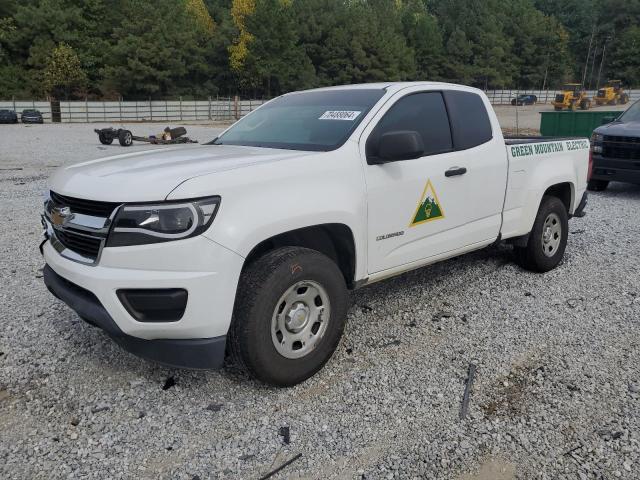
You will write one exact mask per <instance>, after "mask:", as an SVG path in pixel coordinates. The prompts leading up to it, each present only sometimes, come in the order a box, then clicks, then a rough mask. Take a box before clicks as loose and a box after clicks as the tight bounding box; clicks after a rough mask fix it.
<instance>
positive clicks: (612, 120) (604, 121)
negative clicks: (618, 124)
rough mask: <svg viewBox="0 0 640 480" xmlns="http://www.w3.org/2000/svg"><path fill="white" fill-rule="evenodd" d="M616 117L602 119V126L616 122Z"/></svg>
mask: <svg viewBox="0 0 640 480" xmlns="http://www.w3.org/2000/svg"><path fill="white" fill-rule="evenodd" d="M615 120H616V117H602V125H606V124H607V123H611V122H615Z"/></svg>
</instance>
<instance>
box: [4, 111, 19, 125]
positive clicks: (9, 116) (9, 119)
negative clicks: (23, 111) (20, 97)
mask: <svg viewBox="0 0 640 480" xmlns="http://www.w3.org/2000/svg"><path fill="white" fill-rule="evenodd" d="M0 123H18V114H17V113H16V112H14V111H13V110H0Z"/></svg>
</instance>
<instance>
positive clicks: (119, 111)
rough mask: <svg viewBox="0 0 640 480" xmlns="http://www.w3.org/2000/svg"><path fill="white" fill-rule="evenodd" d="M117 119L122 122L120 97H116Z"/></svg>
mask: <svg viewBox="0 0 640 480" xmlns="http://www.w3.org/2000/svg"><path fill="white" fill-rule="evenodd" d="M118 118H119V119H120V121H121V122H122V97H118Z"/></svg>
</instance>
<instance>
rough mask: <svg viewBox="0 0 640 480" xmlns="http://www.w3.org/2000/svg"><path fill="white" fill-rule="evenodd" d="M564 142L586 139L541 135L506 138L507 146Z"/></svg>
mask: <svg viewBox="0 0 640 480" xmlns="http://www.w3.org/2000/svg"><path fill="white" fill-rule="evenodd" d="M563 140H584V137H543V136H540V135H532V136H526V137H515V136H509V137H504V143H505V145H522V144H526V143H538V142H559V141H563Z"/></svg>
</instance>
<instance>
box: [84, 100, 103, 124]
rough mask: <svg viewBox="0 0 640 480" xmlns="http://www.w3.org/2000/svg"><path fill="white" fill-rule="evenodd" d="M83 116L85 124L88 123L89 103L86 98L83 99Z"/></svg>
mask: <svg viewBox="0 0 640 480" xmlns="http://www.w3.org/2000/svg"><path fill="white" fill-rule="evenodd" d="M103 105H104V103H103ZM84 116H85V118H86V119H87V123H89V101H88V99H87V97H84Z"/></svg>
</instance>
